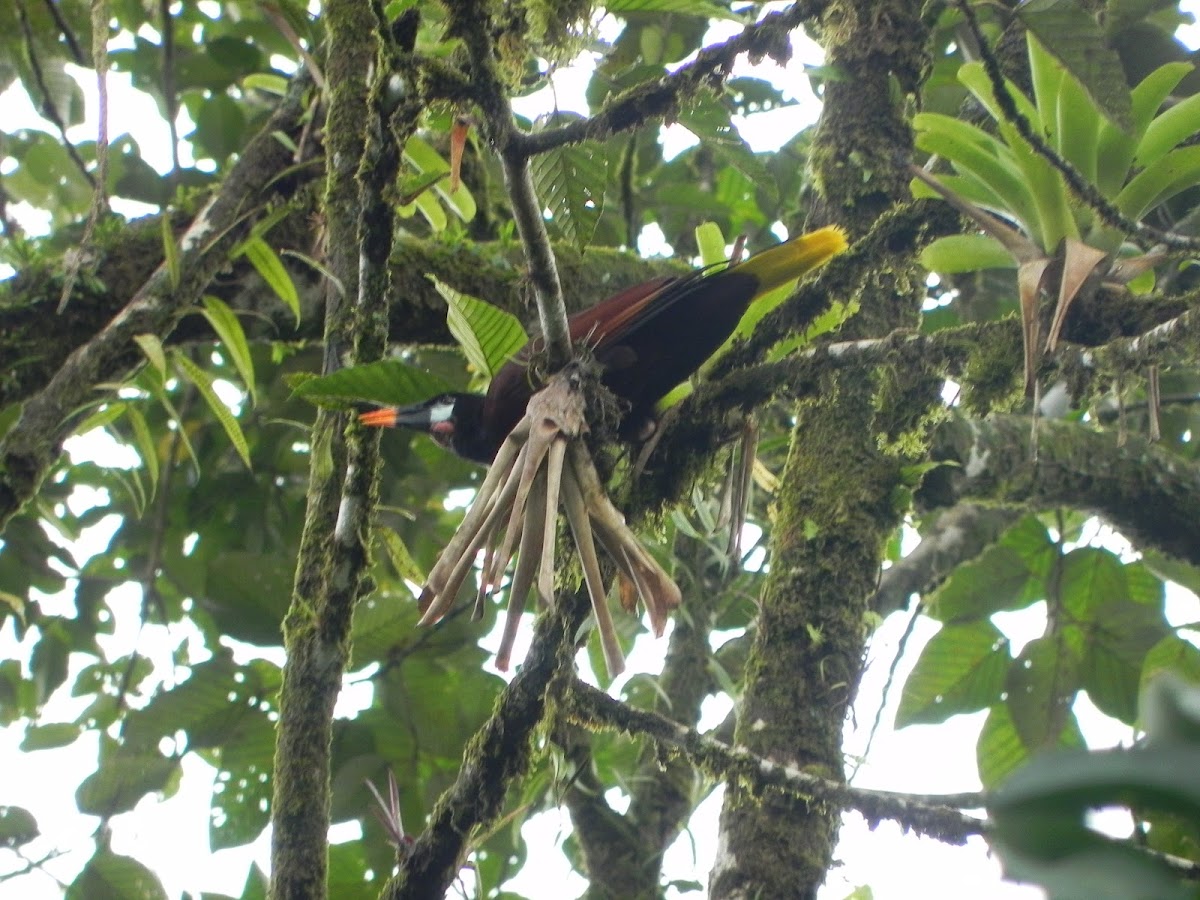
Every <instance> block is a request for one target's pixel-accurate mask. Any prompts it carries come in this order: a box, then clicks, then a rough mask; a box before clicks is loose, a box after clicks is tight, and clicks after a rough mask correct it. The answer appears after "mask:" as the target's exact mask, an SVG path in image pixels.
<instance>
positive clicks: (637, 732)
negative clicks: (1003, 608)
mask: <svg viewBox="0 0 1200 900" xmlns="http://www.w3.org/2000/svg"><path fill="white" fill-rule="evenodd" d="M562 708H563V713H564V714H565V715H566V716H568V717H569V718H570V719H571V720H573V721H576V722H578V723H580V724H582V725H584V726H586V727H588V728H592V729H614V730H616V731H619V732H621V733H624V734H628V735H630V736H631V737H634V738H638V737H646V738H649V739H650V740H651V741H653V742H654V743H655V744H656V745H658V746H659V747H660V748H661V750H662V751H663V752H664V753H666V754H668V755H674V754H677V753H678V754H682V755H683V756H684V757H686V758H687V759H688V760H689V761H690V763H691V764H692V765H694V766H696V767H697V768H700V769H703V770H704V771H706V772H708V773H709V774H710V775H712V776H714V777H718V778H723V779H725V780H726V781H730V782H735V783H738V784H740V785H741V786H742V787H743V789H745V790H747V791H749V792H751V793H752V794H753V795H754V796H756V797H758V798H760V800H763V801H765V800H766V798H768V797H771V796H775V797H781V796H786V797H788V798H790V800H791V801H793V802H794V803H796V804H801V805H804V804H807V805H812V806H828V807H829V808H832V809H837V810H846V809H853V810H857V811H858V812H860V813H862V815H863V816H864V817H865V818H866V819H867V820H868V821H870V822H879V821H882V820H884V819H891V820H894V821H896V822H899V823H900V824H901V825H902V826H903V827H904V828H906V829H910V830H912V831H915V832H917V833H918V834H922V835H925V836H927V837H932V838H936V839H937V840H939V841H945V842H947V843H951V844H962V843H965V842H966V839H967V838H968V837H970V836H971V835H975V834H983V833H984V823H983V821H982V820H980V819H977V818H975V817H974V816H969V815H967V814H966V813H964V812H963V810H967V809H982V808H983V806H984V804H985V799H984V796H983V795H982V794H946V795H938V794H932V795H929V794H901V793H896V792H893V791H875V790H868V789H864V788H854V787H850V786H848V785H847V784H845V782H844V781H842V779H841V778H823V777H821V776H820V775H817V774H814V773H813V772H811V771H806V770H802V769H800V768H797V767H795V766H794V765H791V764H789V763H781V762H778V761H776V760H772V759H768V758H766V757H762V756H759V755H757V754H755V753H753V752H751V751H749V750H747V749H746V748H745V747H742V746H736V747H731V746H729V745H728V744H725V743H723V742H721V741H719V740H716V739H714V738H712V737H709V736H707V735H702V734H699V733H698V732H696V731H695V730H694V729H692V728H688V727H686V726H683V725H680V724H679V723H677V722H673V721H671V720H670V719H667V718H665V717H664V716H661V715H658V714H657V713H653V712H648V711H645V710H639V709H634V708H632V707H630V706H627V705H625V704H623V703H621V702H619V701H617V700H614V699H612V698H611V697H609V696H608V695H607V694H605V693H604V692H603V691H599V690H597V689H596V688H593V687H591V686H590V685H587V684H584V683H583V682H581V681H574V682H572V683H571V684H570V685H569V686H568V688H567V690H566V692H565V695H564V697H563V702H562ZM772 849H773V850H774V851H775V852H779V849H780V848H778V847H775V848H772ZM789 896H796V894H790V895H789Z"/></svg>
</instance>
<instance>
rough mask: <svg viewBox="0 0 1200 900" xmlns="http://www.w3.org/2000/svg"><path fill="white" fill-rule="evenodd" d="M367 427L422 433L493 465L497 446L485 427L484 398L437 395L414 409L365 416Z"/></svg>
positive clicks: (400, 408) (385, 410)
mask: <svg viewBox="0 0 1200 900" xmlns="http://www.w3.org/2000/svg"><path fill="white" fill-rule="evenodd" d="M358 420H359V421H360V422H362V423H363V424H364V425H374V426H377V427H384V428H411V429H413V430H414V431H423V432H425V433H426V434H428V435H429V436H430V437H431V438H433V439H434V440H435V441H436V442H437V443H438V444H440V445H441V446H443V447H445V448H446V449H447V450H451V451H453V452H454V453H457V454H458V455H459V456H461V457H463V458H464V459H469V460H472V461H473V462H478V463H484V464H487V463H490V462H491V461H492V457H493V456H494V455H495V451H496V446H497V443H496V441H494V440H493V439H492V438H491V437H490V435H489V434H488V433H487V430H486V429H485V428H484V423H483V397H480V396H479V395H477V394H438V395H437V396H436V397H432V398H430V399H429V400H426V401H425V402H423V403H414V404H412V405H411V406H388V407H383V408H382V409H374V410H371V411H370V412H365V413H362V414H361V415H360V416H359V417H358Z"/></svg>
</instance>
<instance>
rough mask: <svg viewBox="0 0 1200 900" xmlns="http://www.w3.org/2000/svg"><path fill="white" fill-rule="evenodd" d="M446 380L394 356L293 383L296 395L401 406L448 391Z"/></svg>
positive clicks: (312, 399) (316, 398)
mask: <svg viewBox="0 0 1200 900" xmlns="http://www.w3.org/2000/svg"><path fill="white" fill-rule="evenodd" d="M450 389H451V388H450V384H449V382H447V381H445V380H443V379H441V378H439V377H438V376H436V375H434V374H432V373H430V372H426V371H424V370H422V369H418V368H416V367H414V366H410V365H408V364H407V363H403V362H401V361H400V360H398V359H381V360H379V361H378V362H373V363H368V364H367V365H365V366H352V367H350V368H348V369H339V370H338V371H336V372H334V373H332V374H330V375H322V376H318V377H314V378H307V379H305V380H304V381H302V382H300V383H299V384H296V385H295V386H294V387H293V389H292V390H293V393H294V394H295V396H297V397H303V398H304V399H306V400H311V401H313V402H318V401H321V400H366V401H369V402H371V403H378V404H379V405H381V406H405V405H407V404H409V403H418V402H420V401H423V400H428V399H429V398H430V397H434V396H436V395H438V394H444V393H446V392H447V391H449V390H450Z"/></svg>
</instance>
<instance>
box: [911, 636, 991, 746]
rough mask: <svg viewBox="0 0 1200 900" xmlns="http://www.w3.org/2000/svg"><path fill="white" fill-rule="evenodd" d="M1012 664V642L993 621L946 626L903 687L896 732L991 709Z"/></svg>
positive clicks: (925, 650)
mask: <svg viewBox="0 0 1200 900" xmlns="http://www.w3.org/2000/svg"><path fill="white" fill-rule="evenodd" d="M1011 661H1012V657H1011V656H1010V654H1009V652H1008V640H1007V639H1006V638H1005V637H1004V634H1003V633H1002V632H1001V631H1000V629H998V628H997V627H996V626H995V625H993V624H992V623H991V622H989V621H986V620H984V621H978V622H970V623H967V624H963V625H946V626H944V627H943V628H942V630H941V631H939V632H938V633H937V634H936V635H934V636H933V638H932V639H931V640H930V641H929V643H928V644H926V645H925V648H924V649H923V650H922V651H921V656H920V658H919V659H918V660H917V664H916V666H915V667H914V669H913V671H912V674H911V675H909V677H908V680H907V681H906V682H905V683H904V691H903V693H902V694H901V695H900V705H899V707H898V708H897V710H896V727H897V728H904V727H905V726H907V725H915V724H920V723H935V722H944V721H946V719H948V718H950V717H951V716H953V715H957V714H959V713H965V712H975V711H976V710H980V709H986V708H987V707H989V706H991V705H992V704H993V703H996V702H997V701H998V700H999V699H1000V693H1001V691H1002V690H1003V689H1004V675H1005V673H1006V672H1007V671H1008V666H1009V663H1010V662H1011Z"/></svg>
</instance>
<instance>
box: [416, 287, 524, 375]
mask: <svg viewBox="0 0 1200 900" xmlns="http://www.w3.org/2000/svg"><path fill="white" fill-rule="evenodd" d="M429 279H430V281H432V282H433V286H434V287H435V288H437V292H438V293H439V294H441V295H442V298H443V299H444V300H445V301H446V307H447V309H446V324H447V325H448V326H449V327H450V333H451V334H452V335H454V339H455V340H456V341H458V344H459V346H460V347H462V349H463V353H465V354H466V357H467V362H469V363H470V364H471V365H472V366H474V367H475V370H476V371H478V372H480V373H481V374H483V375H485V376H486V377H488V378H492V377H493V376H495V374H496V373H497V372H498V371H499V370H500V367H501V366H503V365H504V364H505V363H506V362H508V361H509V360H510V359H512V358H513V357H514V356H515V355H516V354H517V351H519V350H520V349H521V348H522V347H524V346H525V344H526V343H528V341H529V336H528V335H527V334H526V333H525V329H524V328H522V327H521V323H520V321H518V320H517V318H516V317H515V316H513V315H510V314H509V313H506V312H505V311H504V310H502V309H500V308H498V307H495V306H492V305H491V304H490V303H484V302H483V301H482V300H476V299H475V298H474V297H471V296H469V295H467V294H463V293H460V292H459V291H456V290H455V289H454V288H452V287H450V286H449V285H448V284H446V283H445V282H443V281H441V280H439V279H438V278H435V277H433V276H429Z"/></svg>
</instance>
